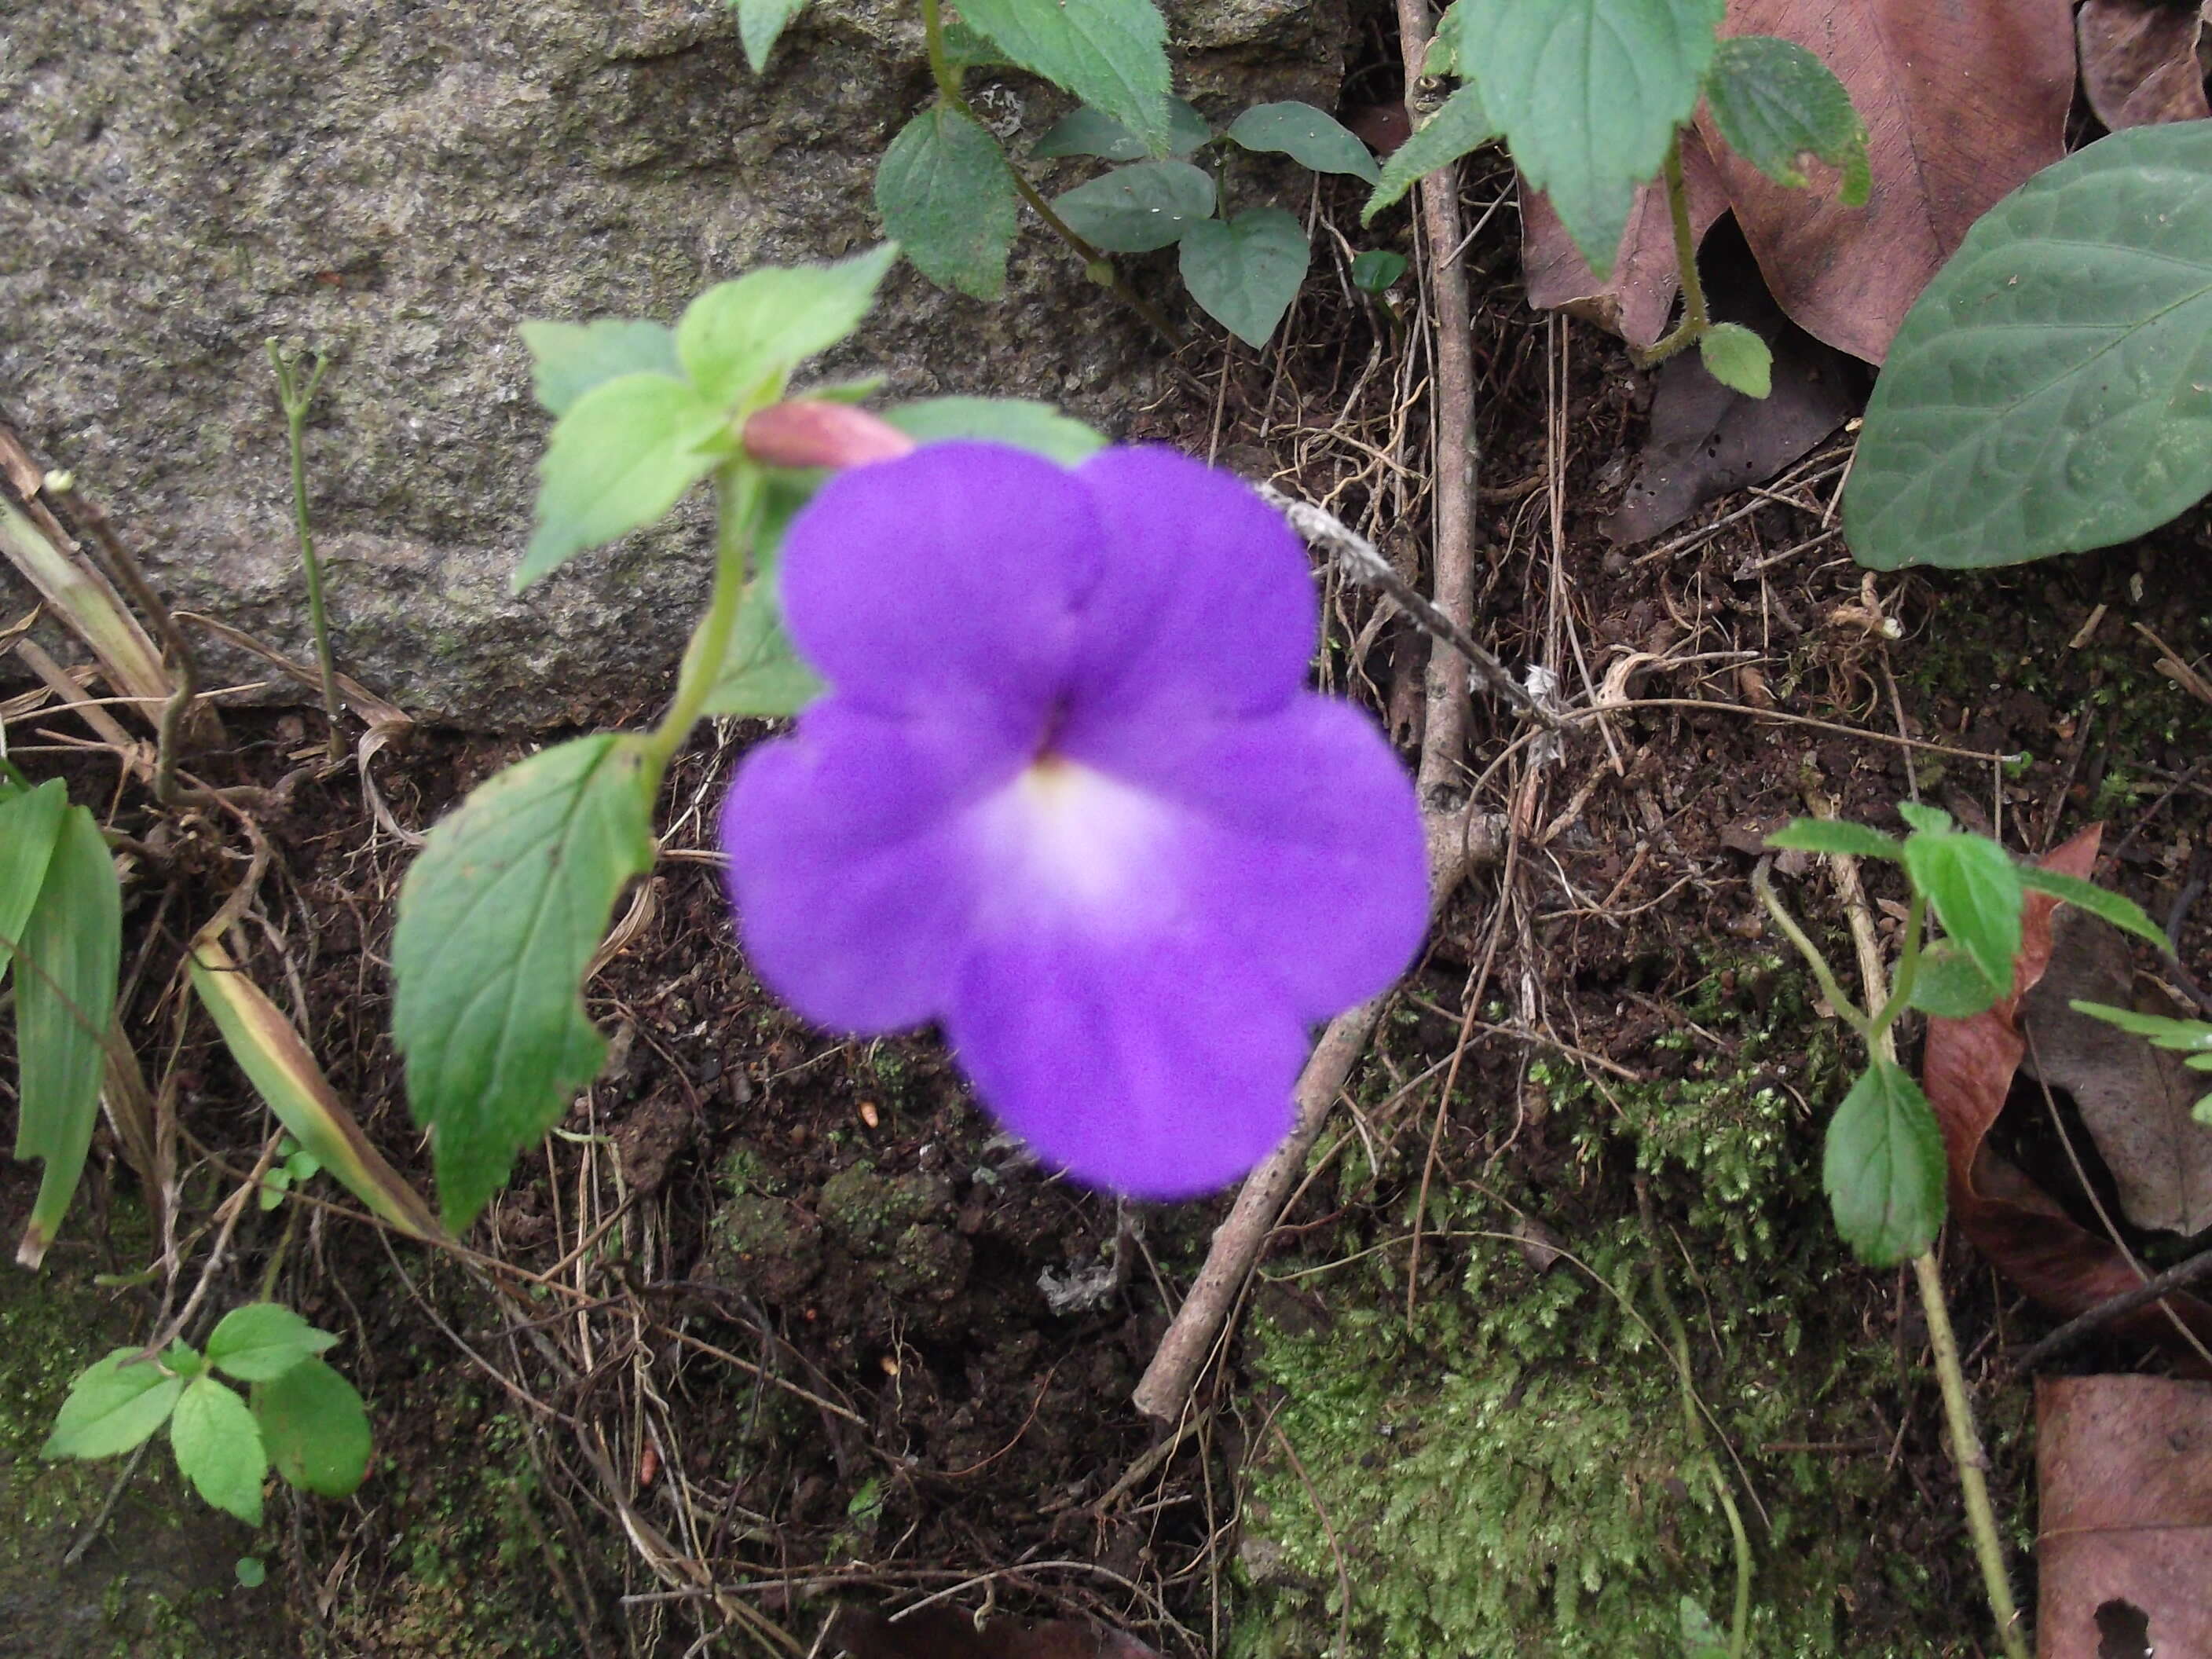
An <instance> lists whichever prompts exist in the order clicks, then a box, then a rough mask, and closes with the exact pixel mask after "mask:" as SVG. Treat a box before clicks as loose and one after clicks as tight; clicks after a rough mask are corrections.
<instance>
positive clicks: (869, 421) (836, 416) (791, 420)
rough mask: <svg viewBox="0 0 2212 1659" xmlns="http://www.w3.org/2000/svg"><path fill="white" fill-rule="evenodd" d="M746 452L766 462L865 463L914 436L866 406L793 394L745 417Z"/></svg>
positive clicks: (894, 451) (896, 452) (898, 449)
mask: <svg viewBox="0 0 2212 1659" xmlns="http://www.w3.org/2000/svg"><path fill="white" fill-rule="evenodd" d="M744 447H745V453H746V454H748V455H750V456H751V457H752V458H753V459H755V460H757V461H759V462H761V463H762V464H763V465H768V466H830V467H845V466H866V465H867V464H868V463H869V462H871V461H888V460H891V459H895V458H896V457H898V456H901V455H903V454H905V453H907V452H908V451H909V450H911V449H912V448H913V447H914V440H913V439H911V438H909V437H908V436H907V435H906V434H905V433H903V432H902V431H900V430H899V429H898V428H896V427H895V426H893V425H891V424H890V422H887V421H885V420H884V419H883V418H882V417H881V416H876V415H871V414H869V413H868V411H867V410H865V409H855V408H854V406H853V405H852V404H833V403H828V402H825V401H823V400H822V399H820V398H792V399H790V400H788V401H787V402H784V403H780V404H769V406H768V407H767V408H766V409H763V410H757V411H756V412H755V413H754V414H752V415H751V416H749V417H748V418H747V420H746V422H745V425H744Z"/></svg>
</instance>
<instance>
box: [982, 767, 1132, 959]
mask: <svg viewBox="0 0 2212 1659" xmlns="http://www.w3.org/2000/svg"><path fill="white" fill-rule="evenodd" d="M1173 817H1174V815H1173V812H1172V811H1171V809H1170V807H1169V806H1168V805H1166V804H1165V803H1164V802H1163V801H1161V800H1159V799H1157V798H1155V797H1153V796H1152V795H1149V794H1147V793H1145V792H1144V791H1143V790H1141V789H1135V788H1132V787H1130V786H1129V785H1127V784H1126V783H1123V782H1121V781H1119V780H1117V779H1115V778H1111V777H1109V776H1108V775H1106V774H1105V773H1103V772H1099V771H1095V770H1093V769H1091V768H1090V767H1087V766H1085V765H1082V764H1080V763H1078V762H1075V761H1071V760H1068V759H1066V758H1065V757H1061V756H1059V755H1054V754H1049V753H1048V754H1044V755H1041V756H1039V757H1037V758H1036V760H1034V761H1032V762H1031V763H1030V764H1029V765H1028V766H1026V767H1024V769H1022V770H1021V771H1020V772H1019V773H1018V774H1017V775H1015V777H1014V778H1013V779H1012V781H1010V782H1009V783H1008V784H1006V787H1004V788H1003V789H1000V791H998V792H997V793H995V794H994V795H993V796H992V797H991V798H990V799H988V800H987V801H986V802H984V803H983V805H981V808H980V809H979V810H978V815H977V828H978V829H979V831H980V832H981V837H982V849H983V854H984V856H985V858H986V860H987V861H988V862H989V864H990V866H992V869H993V872H994V875H996V876H997V877H999V878H1000V879H1001V880H1002V881H1003V882H1004V889H1003V891H1004V896H1005V899H1006V910H1005V912H1004V914H1005V916H1006V920H1008V921H1018V920H1024V919H1027V920H1035V921H1050V920H1067V921H1077V920H1079V921H1085V922H1087V923H1090V924H1091V925H1092V926H1094V927H1095V926H1097V925H1099V924H1101V923H1105V924H1115V923H1120V924H1125V925H1126V924H1134V923H1139V922H1141V921H1145V920H1146V918H1147V917H1150V916H1152V915H1157V913H1158V901H1159V900H1160V899H1161V898H1162V897H1163V896H1164V881H1163V872H1162V870H1161V867H1160V865H1161V855H1162V854H1163V853H1164V851H1165V850H1166V848H1165V843H1166V842H1168V841H1169V840H1170V838H1171V836H1172V831H1173V827H1174V826H1173ZM994 908H997V907H996V906H995V905H994Z"/></svg>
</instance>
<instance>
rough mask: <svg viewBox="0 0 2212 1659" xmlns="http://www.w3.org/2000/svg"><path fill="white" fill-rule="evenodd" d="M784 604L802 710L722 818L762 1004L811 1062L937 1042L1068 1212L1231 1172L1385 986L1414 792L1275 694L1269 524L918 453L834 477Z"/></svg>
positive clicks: (1338, 717) (1300, 623) (988, 452)
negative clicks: (903, 1037) (1106, 1194)
mask: <svg viewBox="0 0 2212 1659" xmlns="http://www.w3.org/2000/svg"><path fill="white" fill-rule="evenodd" d="M781 584H782V596H783V603H784V609H785V613H786V619H787V623H788V625H789V628H790V630H791V635H792V638H793V641H794V642H795V643H796V644H797V646H798V647H799V652H800V653H801V654H802V655H803V656H805V658H806V659H807V660H808V661H809V662H810V663H811V664H812V665H813V666H814V668H815V669H816V670H817V671H818V672H819V673H821V674H822V675H823V678H826V679H827V680H828V681H829V685H830V687H831V690H830V691H829V694H828V695H827V696H824V697H823V699H822V700H821V701H820V702H817V703H815V704H814V705H813V706H812V707H811V708H809V709H807V711H806V712H805V714H802V715H800V716H799V722H798V725H797V727H796V729H795V730H794V731H793V732H792V734H791V735H790V736H788V737H786V738H779V739H777V740H775V741H774V742H770V743H766V744H762V745H760V746H759V747H758V748H757V749H755V750H753V751H752V752H751V753H750V755H748V756H747V757H745V761H744V764H743V766H741V767H740V768H739V769H738V775H737V780H736V781H735V783H734V784H733V785H732V787H731V790H730V796H729V800H728V803H727V804H726V806H725V807H724V809H723V816H722V844H723V846H724V848H726V850H727V852H728V854H729V860H730V876H729V880H730V891H731V896H732V900H733V901H734V902H735V903H736V905H737V909H738V919H739V921H740V924H741V926H742V928H743V932H744V940H745V944H746V946H747V948H748V950H749V951H750V953H751V957H752V960H753V963H754V965H755V967H756V968H757V969H758V971H759V973H760V975H761V977H762V979H763V980H764V981H766V982H767V983H768V984H769V986H770V987H772V988H773V989H775V991H776V992H778V993H779V994H781V995H782V996H783V997H784V998H785V999H786V1000H788V1001H789V1002H790V1003H791V1005H792V1006H793V1007H794V1008H796V1009H797V1010H798V1011H799V1012H800V1013H802V1014H804V1015H805V1016H806V1018H809V1019H811V1020H812V1021H814V1022H816V1023H817V1024H821V1025H824V1026H829V1027H832V1028H835V1029H836V1030H845V1031H850V1032H854V1033H857V1034H873V1033H881V1032H887V1031H895V1030H900V1029H901V1028H902V1027H907V1026H912V1025H918V1024H922V1023H924V1022H926V1021H929V1020H937V1021H939V1022H941V1023H942V1024H943V1027H944V1030H945V1036H946V1037H947V1038H948V1039H949V1040H950V1042H951V1047H952V1050H953V1053H954V1054H955V1056H956V1057H957V1060H959V1062H960V1064H961V1066H962V1067H963V1069H964V1070H965V1071H966V1072H967V1073H968V1075H969V1078H970V1079H973V1081H974V1083H975V1088H976V1091H977V1093H978V1094H979V1095H980V1096H981V1097H982V1099H983V1101H984V1102H985V1103H987V1105H988V1106H989V1107H990V1108H991V1109H992V1110H993V1111H994V1112H995V1113H996V1114H997V1115H998V1116H999V1117H1000V1119H1001V1120H1002V1121H1004V1122H1005V1123H1006V1126H1007V1127H1009V1128H1012V1129H1013V1130H1014V1131H1015V1132H1017V1133H1019V1134H1020V1135H1021V1136H1022V1137H1023V1138H1024V1139H1027V1140H1028V1141H1029V1142H1030V1144H1031V1145H1032V1146H1035V1147H1036V1150H1037V1152H1038V1153H1039V1155H1040V1156H1041V1157H1042V1158H1044V1159H1045V1160H1046V1161H1048V1163H1052V1164H1058V1165H1061V1166H1064V1167H1065V1168H1066V1170H1067V1171H1068V1173H1069V1174H1071V1175H1073V1176H1075V1177H1076V1178H1078V1179H1079V1180H1082V1181H1085V1182H1091V1183H1094V1184H1096V1185H1098V1186H1101V1187H1106V1188H1112V1189H1114V1190H1115V1191H1117V1192H1121V1193H1126V1194H1131V1195H1133V1196H1137V1197H1144V1198H1158V1199H1164V1198H1178V1197H1186V1196H1189V1195H1191V1194H1198V1193H1203V1192H1206V1191H1209V1190H1211V1189H1212V1188H1217V1187H1219V1186H1221V1185H1223V1184H1224V1183H1225V1182H1229V1181H1231V1180H1233V1179H1234V1178H1236V1177H1237V1176H1239V1175H1241V1174H1243V1172H1244V1171H1245V1170H1249V1169H1250V1168H1251V1166H1252V1165H1253V1164H1255V1163H1257V1162H1258V1161H1259V1160H1260V1159H1261V1158H1262V1157H1264V1156H1265V1155H1266V1154H1267V1152H1268V1150H1269V1149H1270V1148H1271V1147H1273V1146H1274V1145H1275V1144H1276V1143H1277V1142H1278V1141H1279V1140H1280V1139H1282V1137H1283V1135H1284V1134H1285V1133H1286V1132H1287V1131H1288V1129H1289V1127H1290V1124H1291V1091H1292V1087H1293V1085H1294V1084H1295V1082H1296V1080H1297V1073H1298V1069H1299V1066H1300V1065H1301V1064H1302V1063H1303V1061H1304V1057H1305V1053H1306V1046H1307V1028H1308V1027H1309V1026H1310V1025H1311V1024H1314V1023H1316V1022H1318V1021H1320V1020H1322V1019H1325V1018H1328V1016H1330V1015H1332V1014H1334V1013H1337V1012H1340V1011H1341V1010H1343V1009H1345V1008H1346V1007H1349V1006H1352V1004H1354V1003H1356V1002H1358V1001H1359V1000H1362V999H1363V998H1365V997H1368V996H1370V995H1373V994H1376V992H1379V991H1381V990H1383V988H1385V987H1387V986H1388V985H1389V983H1390V982H1391V981H1392V980H1393V979H1395V977H1396V976H1397V975H1398V974H1399V973H1400V972H1401V971H1402V970H1403V969H1404V968H1405V967H1406V965H1407V962H1408V961H1409V960H1410V959H1411V958H1412V957H1413V952H1414V951H1416V950H1417V949H1418V948H1419V944H1420V939H1421V934H1422V931H1423V928H1424V927H1425V923H1426V918H1427V907H1428V885H1427V880H1426V877H1425V870H1424V861H1423V851H1422V835H1421V824H1420V815H1419V809H1418V807H1417V805H1416V803H1415V800H1414V797H1413V786H1412V784H1411V782H1410V781H1408V780H1407V776H1406V775H1405V772H1404V770H1403V769H1401V767H1400V765H1399V763H1398V761H1397V758H1396V757H1395V755H1393V754H1392V752H1391V750H1390V748H1389V744H1387V743H1386V742H1385V741H1384V739H1383V734H1382V733H1381V732H1379V731H1378V730H1377V729H1376V726H1375V725H1374V724H1373V722H1371V721H1370V720H1369V719H1368V718H1367V716H1366V715H1364V714H1362V713H1361V712H1360V711H1359V710H1358V709H1356V708H1352V706H1351V705H1349V704H1347V703H1344V702H1335V701H1332V700H1330V699H1328V698H1325V697H1322V696H1316V695H1315V694H1313V693H1311V692H1310V691H1308V690H1305V678H1306V669H1307V665H1308V663H1309V661H1310V659H1311V657H1312V655H1313V653H1314V648H1315V646H1316V635H1317V624H1318V607H1317V605H1316V601H1315V597H1314V585H1313V579H1312V576H1311V574H1310V571H1309V570H1308V568H1307V566H1306V561H1305V555H1304V550H1302V549H1301V548H1300V547H1299V545H1298V544H1297V540H1296V538H1294V537H1293V536H1292V535H1291V532H1290V531H1289V530H1288V529H1287V528H1286V527H1285V526H1284V524H1283V523H1282V521H1281V520H1280V519H1279V518H1278V517H1277V516H1276V514H1275V513H1273V512H1272V511H1271V510H1270V509H1269V508H1268V507H1267V504H1266V503H1265V502H1263V501H1261V500H1260V499H1259V497H1258V496H1257V495H1255V494H1254V493H1253V492H1252V491H1251V490H1250V489H1247V488H1246V487H1245V486H1243V484H1241V483H1237V481H1236V480H1235V479H1233V478H1231V477H1228V476H1226V475H1225V474H1223V473H1219V472H1214V471H1209V470H1208V469H1207V468H1206V467H1203V466H1201V465H1199V464H1198V463H1196V462H1195V461H1192V460H1188V459H1185V458H1183V457H1182V456H1180V455H1177V454H1175V453H1171V452H1170V451H1167V450H1164V449H1109V450H1104V451H1102V452H1101V453H1098V454H1097V455H1096V456H1094V457H1092V458H1091V459H1089V460H1087V461H1085V463H1083V464H1082V465H1079V466H1077V467H1075V468H1073V469H1063V468H1061V467H1059V466H1056V465H1053V464H1052V463H1050V462H1048V461H1045V460H1042V459H1038V458H1036V457H1035V456H1032V455H1029V454H1026V453H1022V452H1020V451H1018V450H1014V449H1008V448H1004V447H999V446H996V445H990V444H976V443H946V444H939V445H933V446H930V447H926V448H923V449H921V450H917V451H916V452H915V453H913V454H911V455H908V456H906V457H904V458H902V459H897V460H890V461H884V462H882V463H879V464H878V465H872V466H866V467H860V468H858V469H855V470H854V471H848V472H844V473H842V474H840V475H838V476H837V477H834V478H832V479H831V480H830V481H829V483H827V484H825V485H824V486H823V489H822V490H821V493H820V494H819V495H817V496H816V497H815V499H814V501H812V502H811V504H810V505H809V506H808V507H806V508H805V511H803V512H802V513H799V516H798V517H797V518H796V519H795V520H793V523H792V525H791V527H790V530H789V532H787V535H786V538H785V541H784V551H783V564H782V574H781Z"/></svg>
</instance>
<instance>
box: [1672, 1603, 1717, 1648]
mask: <svg viewBox="0 0 2212 1659" xmlns="http://www.w3.org/2000/svg"><path fill="white" fill-rule="evenodd" d="M1675 1617H1676V1618H1677V1620H1680V1625H1681V1632H1682V1659H1728V1638H1727V1637H1726V1636H1724V1635H1723V1634H1722V1633H1721V1629H1720V1626H1717V1625H1716V1624H1714V1623H1713V1621H1712V1619H1711V1616H1710V1615H1709V1614H1708V1613H1706V1612H1705V1608H1704V1607H1702V1606H1700V1605H1699V1602H1698V1600H1697V1598H1696V1597H1694V1596H1690V1595H1686V1596H1684V1597H1683V1598H1682V1600H1681V1601H1680V1604H1679V1605H1678V1607H1676V1609H1675Z"/></svg>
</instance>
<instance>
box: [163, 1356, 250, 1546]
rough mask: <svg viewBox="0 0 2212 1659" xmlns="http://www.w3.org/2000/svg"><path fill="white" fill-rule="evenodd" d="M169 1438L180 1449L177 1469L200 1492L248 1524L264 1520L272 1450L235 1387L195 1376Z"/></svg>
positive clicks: (173, 1417) (171, 1420) (181, 1397)
mask: <svg viewBox="0 0 2212 1659" xmlns="http://www.w3.org/2000/svg"><path fill="white" fill-rule="evenodd" d="M169 1444H170V1445H171V1446H173V1448H175V1449H176V1454H177V1469H178V1472H179V1474H182V1475H183V1476H184V1477H185V1480H189V1481H191V1483H192V1486H193V1489H194V1490H195V1491H197V1492H198V1493H199V1495H200V1496H201V1497H203V1498H206V1499H207V1501H208V1502H209V1503H210V1504H214V1505H215V1506H216V1508H217V1509H219V1510H222V1511H223V1512H224V1513H225V1514H228V1515H234V1516H237V1517H238V1518H239V1519H240V1520H241V1521H243V1522H246V1525H247V1526H249V1527H258V1526H259V1525H260V1524H261V1482H262V1479H263V1477H264V1476H265V1475H266V1474H268V1473H269V1454H268V1453H267V1452H265V1451H264V1450H263V1449H262V1446H261V1431H260V1430H259V1429H258V1428H257V1427H255V1426H254V1422H253V1413H252V1412H250V1411H248V1410H247V1409H246V1402H245V1401H243V1400H240V1398H239V1397H238V1391H237V1390H236V1389H232V1388H228V1387H226V1386H225V1385H224V1384H222V1383H218V1382H216V1380H215V1378H213V1377H212V1376H198V1377H195V1378H193V1379H192V1381H191V1383H189V1384H187V1385H186V1387H185V1391H184V1393H183V1394H182V1395H179V1396H178V1398H177V1408H176V1411H175V1412H174V1413H173V1414H172V1415H171V1416H170V1418H169Z"/></svg>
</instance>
